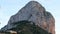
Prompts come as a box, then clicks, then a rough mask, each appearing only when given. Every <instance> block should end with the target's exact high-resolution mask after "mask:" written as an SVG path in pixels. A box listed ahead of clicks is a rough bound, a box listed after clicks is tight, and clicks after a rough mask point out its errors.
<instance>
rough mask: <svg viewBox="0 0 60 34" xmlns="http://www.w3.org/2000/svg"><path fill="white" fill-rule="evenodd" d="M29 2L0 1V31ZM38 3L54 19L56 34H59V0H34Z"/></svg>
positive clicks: (26, 0)
mask: <svg viewBox="0 0 60 34" xmlns="http://www.w3.org/2000/svg"><path fill="white" fill-rule="evenodd" d="M29 1H31V0H25V1H24V0H0V23H1V24H0V29H1V28H2V27H4V26H5V25H7V24H8V21H9V19H10V17H11V16H12V15H14V14H16V13H17V12H18V11H19V10H20V9H21V8H22V7H24V6H25V5H26V4H27V3H28V2H29ZM35 1H37V2H39V3H40V4H41V5H42V6H43V7H44V8H45V9H46V11H48V12H50V13H51V14H52V15H53V17H54V18H55V30H56V34H59V33H60V31H59V30H60V26H59V24H60V23H59V20H60V16H59V15H60V12H59V11H60V5H59V3H60V2H59V1H60V0H35Z"/></svg>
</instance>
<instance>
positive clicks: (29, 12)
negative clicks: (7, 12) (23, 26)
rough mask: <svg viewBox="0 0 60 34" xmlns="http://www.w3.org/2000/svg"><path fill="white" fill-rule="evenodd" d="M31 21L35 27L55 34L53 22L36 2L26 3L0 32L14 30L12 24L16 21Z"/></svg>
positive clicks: (49, 14) (52, 18) (50, 16)
mask: <svg viewBox="0 0 60 34" xmlns="http://www.w3.org/2000/svg"><path fill="white" fill-rule="evenodd" d="M24 20H26V21H31V22H34V23H35V25H38V26H39V27H41V28H42V29H44V30H46V31H48V32H50V33H52V34H55V20H54V17H53V16H52V15H51V13H50V12H47V11H46V10H45V8H44V7H43V6H42V5H41V4H40V3H38V2H37V1H30V2H28V3H27V4H26V5H25V6H24V7H23V8H22V9H21V10H19V11H18V12H17V13H16V14H15V15H13V16H11V18H10V19H9V21H8V24H7V25H6V26H5V27H3V28H2V29H1V30H3V31H6V30H9V29H11V28H14V27H15V25H12V23H15V22H18V21H24Z"/></svg>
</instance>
